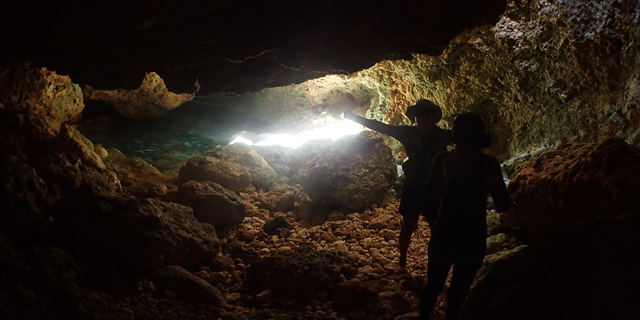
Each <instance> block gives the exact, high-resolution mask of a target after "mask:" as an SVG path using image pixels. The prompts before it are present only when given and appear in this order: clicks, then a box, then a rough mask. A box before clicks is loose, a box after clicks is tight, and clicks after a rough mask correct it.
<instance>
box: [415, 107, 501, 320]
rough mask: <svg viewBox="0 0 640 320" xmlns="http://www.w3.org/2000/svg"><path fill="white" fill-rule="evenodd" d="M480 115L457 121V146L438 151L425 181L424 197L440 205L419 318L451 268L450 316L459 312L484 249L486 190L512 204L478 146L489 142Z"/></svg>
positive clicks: (490, 160)
mask: <svg viewBox="0 0 640 320" xmlns="http://www.w3.org/2000/svg"><path fill="white" fill-rule="evenodd" d="M484 130H485V128H484V123H483V122H482V119H481V118H480V117H479V116H478V115H477V114H474V113H464V114H461V115H460V116H458V117H457V118H456V119H455V121H454V122H453V130H452V136H451V142H452V143H453V144H454V149H453V151H450V152H443V153H440V154H438V155H437V156H436V158H435V160H434V162H433V169H432V172H431V175H430V176H429V179H428V181H427V184H426V186H425V191H426V197H425V199H426V201H427V202H428V203H429V205H438V203H439V210H438V215H437V218H436V221H435V224H434V226H433V227H432V234H431V240H430V241H429V265H428V271H427V284H426V286H425V288H424V290H423V292H422V295H421V297H420V319H429V315H430V313H431V310H432V309H433V307H434V305H435V303H436V301H437V299H438V295H439V294H440V291H442V289H443V288H444V285H445V282H446V279H447V276H448V274H449V269H450V268H451V265H453V277H452V279H451V285H450V287H449V292H448V294H447V319H458V313H459V311H460V307H461V305H462V302H463V301H464V299H465V297H466V295H467V292H468V291H469V288H470V287H471V284H472V283H473V279H474V278H475V275H476V273H477V272H478V270H479V269H480V267H481V265H482V261H483V258H484V255H485V248H486V238H487V223H486V209H487V196H488V194H489V193H491V196H492V197H493V201H494V204H495V206H496V208H497V211H499V212H505V211H506V210H507V209H509V203H510V200H509V194H508V192H507V188H506V186H505V184H504V181H503V179H502V173H501V170H500V163H499V162H498V160H497V159H496V158H494V157H491V156H488V155H486V154H484V153H482V152H481V151H480V149H481V148H486V147H489V145H491V136H489V134H487V133H485V131H484Z"/></svg>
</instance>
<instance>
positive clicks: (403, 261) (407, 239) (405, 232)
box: [398, 217, 420, 269]
mask: <svg viewBox="0 0 640 320" xmlns="http://www.w3.org/2000/svg"><path fill="white" fill-rule="evenodd" d="M418 219H420V217H416V218H407V217H402V229H400V241H399V243H398V246H399V248H400V262H399V267H400V269H405V268H406V267H407V251H409V244H410V243H411V235H413V232H414V231H416V229H417V228H418Z"/></svg>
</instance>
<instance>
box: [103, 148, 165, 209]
mask: <svg viewBox="0 0 640 320" xmlns="http://www.w3.org/2000/svg"><path fill="white" fill-rule="evenodd" d="M103 150H104V149H103ZM104 152H105V153H106V154H107V156H106V158H105V159H104V163H105V165H106V166H107V168H108V169H109V170H112V171H113V172H115V174H116V175H117V176H118V179H119V180H120V184H121V185H122V191H123V192H124V193H128V194H131V195H133V196H135V197H138V198H146V197H161V196H164V195H165V194H166V193H167V191H168V189H167V186H166V183H167V180H169V178H168V177H167V176H165V175H164V174H162V173H161V172H160V171H158V169H156V168H155V167H154V166H152V165H150V164H148V163H147V162H146V161H144V160H142V159H140V158H137V157H131V158H129V157H127V156H125V155H124V154H123V153H122V152H120V150H118V149H115V148H110V149H109V150H105V151H104Z"/></svg>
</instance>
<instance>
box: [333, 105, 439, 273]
mask: <svg viewBox="0 0 640 320" xmlns="http://www.w3.org/2000/svg"><path fill="white" fill-rule="evenodd" d="M406 116H407V117H408V118H409V119H410V120H411V121H412V122H414V123H416V124H417V126H393V125H388V124H385V123H382V122H379V121H375V120H370V119H366V118H363V117H360V116H357V115H355V114H354V113H353V112H351V111H348V110H347V111H345V112H344V118H345V119H349V120H352V121H355V122H357V123H359V124H361V125H363V126H365V127H367V128H369V129H371V130H374V131H377V132H380V133H382V134H386V135H389V136H391V137H393V138H395V139H397V140H398V141H400V143H402V145H403V147H404V150H405V152H406V153H407V156H408V160H407V161H405V163H404V164H403V165H402V169H403V171H404V172H405V182H404V184H403V186H402V197H401V199H400V209H399V214H400V215H401V216H402V228H401V230H400V239H399V241H398V242H399V250H400V261H399V265H398V268H399V271H400V272H402V273H406V272H407V251H408V249H409V244H410V243H411V236H412V235H413V232H414V231H415V230H416V229H417V228H418V220H419V218H420V216H421V215H424V216H425V219H426V220H427V222H429V225H431V224H432V222H433V220H435V214H436V213H435V211H434V210H426V208H425V207H424V201H423V192H422V189H423V187H424V184H425V182H426V181H427V177H429V173H430V171H431V163H432V162H433V158H434V157H435V156H436V155H437V154H438V153H440V152H442V151H446V150H447V145H448V144H449V136H450V133H451V131H449V130H445V129H441V128H440V127H438V126H436V123H438V122H439V121H440V119H442V110H441V109H440V107H439V106H438V105H436V104H435V103H433V102H432V101H430V100H426V99H422V100H418V102H416V104H415V105H412V106H410V107H409V108H407V112H406Z"/></svg>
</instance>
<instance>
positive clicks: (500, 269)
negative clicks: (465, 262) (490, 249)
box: [461, 213, 640, 320]
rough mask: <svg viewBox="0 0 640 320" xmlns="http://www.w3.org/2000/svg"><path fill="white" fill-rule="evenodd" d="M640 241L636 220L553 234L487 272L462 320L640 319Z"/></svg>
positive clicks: (607, 220) (615, 219)
mask: <svg viewBox="0 0 640 320" xmlns="http://www.w3.org/2000/svg"><path fill="white" fill-rule="evenodd" d="M639 242H640V216H639V215H638V214H636V213H633V214H626V215H621V216H603V217H600V218H597V219H595V220H592V221H588V222H584V223H576V224H574V225H571V226H569V227H567V228H565V229H563V230H557V231H554V232H550V233H547V234H545V235H544V236H543V237H539V238H537V239H536V240H535V241H532V242H531V243H530V244H529V246H528V247H525V248H522V249H520V250H519V251H518V252H516V253H515V254H511V255H509V256H508V257H507V258H504V259H500V260H498V261H495V262H494V263H493V264H492V265H491V266H490V267H489V269H488V270H487V271H486V272H483V271H482V270H481V272H480V273H479V277H480V278H481V279H480V280H479V282H478V283H477V284H476V285H475V286H474V287H473V288H472V290H471V291H470V292H469V295H468V296H467V300H466V303H465V306H464V307H463V310H462V314H461V318H462V316H464V318H465V319H492V320H494V319H495V320H501V319H569V318H577V319H634V318H635V317H636V316H637V315H638V313H639V312H640V306H639V305H638V304H637V303H635V301H637V299H639V298H640V294H639V293H638V290H637V288H638V285H639V284H640V273H639V272H638V263H640V261H639V259H638V257H640V248H639V247H638V246H637V243H639ZM559 301H561V303H559ZM534 302H535V303H534Z"/></svg>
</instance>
